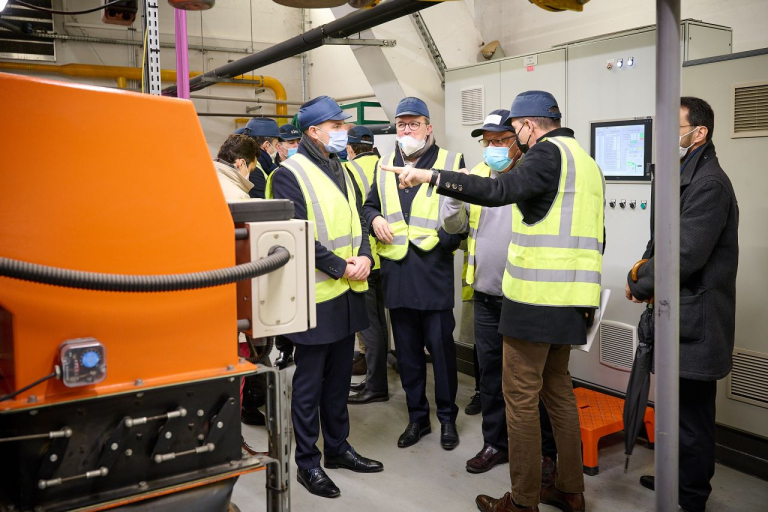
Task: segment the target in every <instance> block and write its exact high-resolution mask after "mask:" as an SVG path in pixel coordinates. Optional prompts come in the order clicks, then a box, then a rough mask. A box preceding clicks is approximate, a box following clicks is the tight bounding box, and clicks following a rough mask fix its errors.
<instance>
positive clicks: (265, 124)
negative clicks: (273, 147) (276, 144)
mask: <svg viewBox="0 0 768 512" xmlns="http://www.w3.org/2000/svg"><path fill="white" fill-rule="evenodd" d="M235 133H237V134H243V135H248V136H250V137H269V138H272V137H274V138H277V137H279V136H280V133H279V132H278V130H277V121H275V120H274V119H270V118H268V117H254V118H253V119H251V120H250V121H248V124H247V125H245V128H240V129H239V130H235Z"/></svg>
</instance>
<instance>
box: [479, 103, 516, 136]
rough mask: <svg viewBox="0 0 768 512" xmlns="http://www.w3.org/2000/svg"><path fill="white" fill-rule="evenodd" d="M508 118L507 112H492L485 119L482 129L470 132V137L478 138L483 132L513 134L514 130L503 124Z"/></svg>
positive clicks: (502, 110)
mask: <svg viewBox="0 0 768 512" xmlns="http://www.w3.org/2000/svg"><path fill="white" fill-rule="evenodd" d="M508 117H509V110H504V109H501V110H494V111H493V112H491V113H490V114H488V115H487V116H486V117H485V122H484V123H483V127H482V128H476V129H474V130H472V136H473V137H479V136H481V135H482V134H483V132H514V131H515V130H514V129H512V128H511V127H510V126H508V125H505V124H504V121H506V120H507V118H508Z"/></svg>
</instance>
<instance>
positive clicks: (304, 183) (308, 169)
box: [266, 153, 368, 304]
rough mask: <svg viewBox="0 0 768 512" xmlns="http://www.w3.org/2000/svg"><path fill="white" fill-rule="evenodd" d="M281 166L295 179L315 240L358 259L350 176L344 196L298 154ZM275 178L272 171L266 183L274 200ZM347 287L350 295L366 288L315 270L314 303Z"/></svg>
mask: <svg viewBox="0 0 768 512" xmlns="http://www.w3.org/2000/svg"><path fill="white" fill-rule="evenodd" d="M281 165H282V166H283V167H285V168H286V169H288V170H289V171H291V173H292V174H293V175H294V176H295V177H296V181H298V182H299V187H301V191H302V192H303V193H304V202H305V203H306V205H307V220H310V221H312V223H313V224H314V226H315V227H314V230H315V240H317V241H318V242H320V243H321V244H322V245H323V246H324V247H325V248H326V249H328V250H329V251H331V252H332V253H333V254H335V255H336V256H338V257H339V258H342V259H344V260H346V259H347V258H350V257H352V256H357V255H358V253H359V251H360V244H361V242H362V240H363V233H362V227H361V226H360V215H359V214H358V210H357V200H356V198H355V191H354V189H353V186H352V180H351V178H350V177H349V175H348V174H347V173H344V179H345V180H346V184H347V194H346V197H345V196H344V195H343V194H342V193H341V190H340V189H339V186H338V185H337V184H336V182H334V181H333V180H332V179H331V178H330V177H329V176H328V175H327V174H326V173H325V172H323V170H322V169H320V168H319V167H318V166H317V165H315V164H314V163H312V161H311V160H309V158H307V157H306V156H304V155H301V154H298V153H297V154H295V155H293V156H292V157H291V158H289V159H288V160H286V161H284V162H282V163H281ZM274 175H275V173H274V172H273V173H272V174H271V175H270V176H269V180H268V181H267V193H266V196H267V199H272V198H273V197H274V195H273V192H272V177H273V176H274ZM350 288H351V289H352V291H353V292H358V293H361V292H364V291H366V290H367V289H368V282H367V281H349V280H348V279H346V278H345V277H342V278H340V279H334V278H333V277H331V276H329V275H328V274H326V273H325V272H321V271H320V270H317V269H315V302H316V303H318V304H320V303H321V302H326V301H329V300H331V299H335V298H336V297H339V296H340V295H342V294H343V293H344V292H346V291H347V290H349V289H350Z"/></svg>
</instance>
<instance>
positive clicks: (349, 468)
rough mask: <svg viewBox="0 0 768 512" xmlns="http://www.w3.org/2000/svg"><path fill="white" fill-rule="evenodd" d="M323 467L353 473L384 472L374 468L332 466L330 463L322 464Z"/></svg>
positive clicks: (381, 468) (382, 469)
mask: <svg viewBox="0 0 768 512" xmlns="http://www.w3.org/2000/svg"><path fill="white" fill-rule="evenodd" d="M323 466H324V467H325V469H348V470H350V471H353V472H355V473H381V472H382V471H384V468H383V467H380V468H376V469H355V468H351V467H349V466H347V465H345V464H334V463H333V462H330V463H328V462H326V463H324V464H323Z"/></svg>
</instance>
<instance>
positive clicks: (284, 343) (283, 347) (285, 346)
mask: <svg viewBox="0 0 768 512" xmlns="http://www.w3.org/2000/svg"><path fill="white" fill-rule="evenodd" d="M275 347H277V350H279V351H280V352H288V353H289V354H292V353H293V342H291V340H289V339H288V338H286V337H285V336H277V337H276V338H275Z"/></svg>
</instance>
